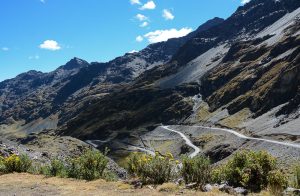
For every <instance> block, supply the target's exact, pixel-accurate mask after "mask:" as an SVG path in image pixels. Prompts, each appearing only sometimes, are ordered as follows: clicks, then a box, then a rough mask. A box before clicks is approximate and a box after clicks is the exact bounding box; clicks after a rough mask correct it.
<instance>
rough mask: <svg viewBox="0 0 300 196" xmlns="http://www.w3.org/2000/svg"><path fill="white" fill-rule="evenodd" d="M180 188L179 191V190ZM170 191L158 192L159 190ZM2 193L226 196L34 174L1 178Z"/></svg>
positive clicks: (105, 195)
mask: <svg viewBox="0 0 300 196" xmlns="http://www.w3.org/2000/svg"><path fill="white" fill-rule="evenodd" d="M177 188H178V189H177ZM162 190H164V191H170V192H159V191H162ZM0 193H1V196H2V195H3V196H6V195H22V196H27V195H28V196H29V195H30V196H31V195H47V196H48V195H50V196H51V195H55V196H56V195H72V196H73V195H101V196H119V195H125V196H126V195H128V196H134V195H136V196H145V195H151V196H152V195H153V196H156V195H157V196H160V195H178V194H183V195H191V196H192V195H199V196H219V195H221V196H222V195H224V196H225V195H227V194H225V193H221V192H219V191H217V190H214V191H213V192H210V193H202V192H197V191H193V190H186V189H180V187H177V186H176V185H174V184H172V185H171V184H169V183H168V184H164V185H162V186H160V187H159V188H157V189H150V188H147V187H146V188H143V189H133V188H132V186H130V185H128V184H125V183H123V182H105V181H104V180H97V181H92V182H86V181H82V180H74V179H62V178H45V177H44V176H39V175H31V174H8V175H2V176H0Z"/></svg>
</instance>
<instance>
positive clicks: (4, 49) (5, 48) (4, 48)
mask: <svg viewBox="0 0 300 196" xmlns="http://www.w3.org/2000/svg"><path fill="white" fill-rule="evenodd" d="M1 50H2V51H9V48H8V47H2V48H1Z"/></svg>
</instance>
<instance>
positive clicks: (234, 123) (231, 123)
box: [220, 108, 252, 127]
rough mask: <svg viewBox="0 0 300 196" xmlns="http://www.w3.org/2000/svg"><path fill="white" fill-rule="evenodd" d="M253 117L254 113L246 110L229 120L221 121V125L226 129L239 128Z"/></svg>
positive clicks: (230, 117)
mask: <svg viewBox="0 0 300 196" xmlns="http://www.w3.org/2000/svg"><path fill="white" fill-rule="evenodd" d="M251 115H252V113H251V111H250V110H249V108H245V109H243V110H241V111H239V112H237V113H235V114H233V115H231V116H229V117H228V118H225V119H223V120H222V121H220V124H221V125H224V126H226V127H239V125H241V124H242V123H243V122H245V121H246V120H247V119H248V118H249V117H250V116H251Z"/></svg>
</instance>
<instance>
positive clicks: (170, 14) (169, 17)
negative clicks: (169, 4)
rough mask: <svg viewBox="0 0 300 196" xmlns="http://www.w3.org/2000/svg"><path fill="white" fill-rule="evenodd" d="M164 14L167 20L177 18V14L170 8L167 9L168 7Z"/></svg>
mask: <svg viewBox="0 0 300 196" xmlns="http://www.w3.org/2000/svg"><path fill="white" fill-rule="evenodd" d="M162 16H163V18H164V19H166V20H173V19H174V18H175V16H174V15H173V14H172V12H171V11H170V10H167V9H164V10H163V14H162Z"/></svg>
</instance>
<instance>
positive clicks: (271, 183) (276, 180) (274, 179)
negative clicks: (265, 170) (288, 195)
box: [268, 170, 288, 196]
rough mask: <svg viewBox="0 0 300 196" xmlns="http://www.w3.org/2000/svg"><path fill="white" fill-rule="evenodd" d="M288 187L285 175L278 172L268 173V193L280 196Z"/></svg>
mask: <svg viewBox="0 0 300 196" xmlns="http://www.w3.org/2000/svg"><path fill="white" fill-rule="evenodd" d="M287 186H288V179H287V177H286V175H284V173H283V172H282V171H280V170H274V171H271V172H269V175H268V188H269V191H270V192H271V193H272V194H273V195H275V196H280V195H282V194H283V191H284V190H285V189H286V188H287Z"/></svg>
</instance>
